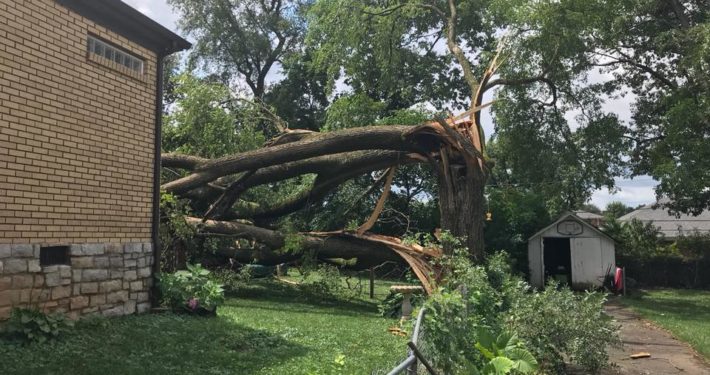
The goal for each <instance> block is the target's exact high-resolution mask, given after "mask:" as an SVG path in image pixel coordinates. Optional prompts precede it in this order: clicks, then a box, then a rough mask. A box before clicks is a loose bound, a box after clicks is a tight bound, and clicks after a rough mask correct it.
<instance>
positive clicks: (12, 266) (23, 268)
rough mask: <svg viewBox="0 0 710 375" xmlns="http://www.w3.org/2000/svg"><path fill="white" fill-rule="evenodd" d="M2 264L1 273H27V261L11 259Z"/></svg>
mask: <svg viewBox="0 0 710 375" xmlns="http://www.w3.org/2000/svg"><path fill="white" fill-rule="evenodd" d="M3 263H5V264H4V266H3V268H4V271H3V273H6V274H9V273H22V272H27V259H15V258H12V259H7V260H5V261H3Z"/></svg>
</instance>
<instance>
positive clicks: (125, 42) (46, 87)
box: [0, 0, 190, 319]
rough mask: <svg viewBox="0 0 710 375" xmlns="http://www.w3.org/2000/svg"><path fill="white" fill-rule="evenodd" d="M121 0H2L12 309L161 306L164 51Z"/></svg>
mask: <svg viewBox="0 0 710 375" xmlns="http://www.w3.org/2000/svg"><path fill="white" fill-rule="evenodd" d="M189 47H190V44H189V43H188V42H186V41H185V40H184V39H182V38H180V37H179V36H177V35H175V34H173V33H172V32H170V31H169V30H167V29H165V28H164V27H162V26H160V25H159V24H158V23H156V22H154V21H152V20H150V19H149V18H147V17H146V16H144V15H142V14H141V13H140V12H138V11H136V10H134V9H133V8H131V7H129V6H128V5H126V4H124V3H123V2H121V1H120V0H101V1H97V0H19V1H18V0H0V319H2V318H6V317H7V316H8V315H9V313H10V311H11V309H12V307H14V306H36V307H39V308H41V309H45V310H59V311H64V312H67V313H69V314H70V316H72V317H77V316H79V315H81V314H87V313H94V312H100V313H102V314H104V315H122V314H130V313H134V312H142V311H145V310H147V309H148V308H150V295H149V293H150V290H151V286H152V285H153V274H154V272H153V265H154V264H155V262H154V261H153V260H154V258H155V253H154V252H155V249H156V247H154V246H153V245H154V244H155V243H156V237H157V220H156V218H157V214H158V207H157V206H158V199H157V197H158V195H157V194H158V188H159V185H158V184H159V182H158V180H157V177H158V176H159V168H160V160H159V159H160V137H159V135H160V117H161V116H160V113H161V110H162V108H161V100H160V98H161V94H162V93H161V82H162V64H161V63H160V62H161V60H162V58H163V57H165V56H167V55H169V54H172V53H174V52H177V51H180V50H183V49H187V48H189Z"/></svg>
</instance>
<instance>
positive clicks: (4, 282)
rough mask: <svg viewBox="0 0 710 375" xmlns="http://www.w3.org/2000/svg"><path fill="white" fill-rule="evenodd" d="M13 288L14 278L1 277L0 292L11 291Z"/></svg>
mask: <svg viewBox="0 0 710 375" xmlns="http://www.w3.org/2000/svg"><path fill="white" fill-rule="evenodd" d="M11 286H12V277H11V276H3V277H0V290H7V289H10V287H11Z"/></svg>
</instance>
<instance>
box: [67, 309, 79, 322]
mask: <svg viewBox="0 0 710 375" xmlns="http://www.w3.org/2000/svg"><path fill="white" fill-rule="evenodd" d="M80 316H81V311H79V310H76V311H69V312H68V313H67V319H70V320H79V317H80Z"/></svg>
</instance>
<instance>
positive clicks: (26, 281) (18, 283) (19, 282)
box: [12, 275, 35, 289]
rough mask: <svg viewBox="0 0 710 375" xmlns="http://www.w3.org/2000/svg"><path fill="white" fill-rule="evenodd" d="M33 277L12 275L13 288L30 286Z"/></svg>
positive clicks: (32, 282) (32, 283) (33, 279)
mask: <svg viewBox="0 0 710 375" xmlns="http://www.w3.org/2000/svg"><path fill="white" fill-rule="evenodd" d="M34 281H35V278H34V276H32V275H16V276H13V277H12V287H13V288H14V289H23V288H32V286H33V285H34Z"/></svg>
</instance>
